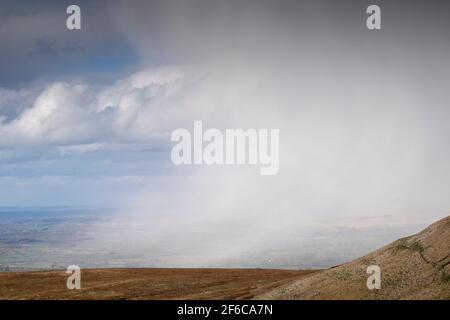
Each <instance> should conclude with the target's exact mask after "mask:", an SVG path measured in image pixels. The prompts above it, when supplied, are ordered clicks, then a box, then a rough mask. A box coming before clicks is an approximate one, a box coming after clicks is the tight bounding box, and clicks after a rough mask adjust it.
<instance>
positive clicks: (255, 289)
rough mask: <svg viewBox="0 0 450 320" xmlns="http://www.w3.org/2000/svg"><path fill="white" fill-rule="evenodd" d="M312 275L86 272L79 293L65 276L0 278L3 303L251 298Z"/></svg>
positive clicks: (30, 274) (54, 273)
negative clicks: (34, 300)
mask: <svg viewBox="0 0 450 320" xmlns="http://www.w3.org/2000/svg"><path fill="white" fill-rule="evenodd" d="M314 272H316V271H313V270H276V269H88V270H83V271H82V274H81V279H82V288H81V290H68V289H67V288H66V279H67V277H68V275H67V274H66V273H65V272H64V271H48V272H47V271H39V272H11V273H10V272H4V273H0V299H251V298H252V297H254V296H256V295H259V294H262V293H264V292H266V291H268V290H270V289H272V288H275V287H278V286H280V285H283V284H287V283H289V282H291V281H292V280H299V279H302V278H304V277H307V276H309V275H311V274H312V273H314Z"/></svg>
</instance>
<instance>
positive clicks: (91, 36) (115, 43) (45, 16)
mask: <svg viewBox="0 0 450 320" xmlns="http://www.w3.org/2000/svg"><path fill="white" fill-rule="evenodd" d="M72 3H73V1H66V0H64V1H39V2H37V1H2V2H1V13H0V43H1V46H0V57H1V59H0V86H1V87H8V88H14V87H17V86H21V85H24V84H25V83H26V82H28V81H33V80H36V79H39V78H47V79H49V78H52V77H61V76H62V77H64V76H66V75H74V74H78V75H79V74H80V73H83V72H85V73H89V72H90V73H94V72H98V71H105V70H97V69H96V64H95V63H92V62H91V61H96V62H97V61H98V60H100V59H104V60H106V61H108V59H109V61H110V60H111V59H116V58H115V57H116V56H118V55H119V56H121V57H122V58H123V60H124V61H128V60H132V58H133V57H132V56H133V54H132V52H131V51H130V50H129V48H128V46H127V44H126V43H125V42H123V41H122V40H121V39H120V37H119V36H118V35H117V34H116V30H115V29H114V24H113V23H112V21H111V19H110V18H109V16H108V12H107V10H105V2H104V1H77V4H78V5H79V6H80V7H81V8H82V30H81V31H78V30H77V31H69V30H67V28H66V18H67V14H66V8H67V6H68V5H70V4H72ZM101 66H102V67H103V69H104V66H103V65H101ZM122 66H123V63H122V64H118V65H117V66H115V65H113V64H112V63H110V65H109V69H110V70H106V71H112V72H114V71H115V70H114V69H115V68H116V67H122ZM75 72H76V73H75Z"/></svg>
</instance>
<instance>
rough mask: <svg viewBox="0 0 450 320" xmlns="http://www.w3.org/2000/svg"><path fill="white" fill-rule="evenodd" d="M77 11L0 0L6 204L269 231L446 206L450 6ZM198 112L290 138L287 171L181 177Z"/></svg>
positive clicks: (196, 171)
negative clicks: (376, 20) (180, 158)
mask: <svg viewBox="0 0 450 320" xmlns="http://www.w3.org/2000/svg"><path fill="white" fill-rule="evenodd" d="M72 3H73V1H40V2H39V4H38V3H36V2H35V1H20V2H18V1H5V0H0V8H1V10H0V43H1V46H0V58H1V59H0V205H2V206H36V205H45V206H49V205H121V206H127V205H131V206H139V207H147V208H148V209H147V211H145V212H146V214H148V215H152V214H165V215H167V216H171V215H172V216H176V217H177V219H185V220H186V221H189V222H190V223H193V224H195V223H197V222H198V223H200V222H199V221H201V223H202V224H204V225H205V228H213V227H212V226H213V225H220V226H221V227H220V228H219V230H222V229H226V226H227V225H229V224H230V223H231V222H234V221H241V222H242V223H245V222H249V221H255V220H256V221H258V223H259V224H257V225H255V226H254V229H253V230H252V233H251V235H252V236H256V235H258V236H259V237H260V238H261V239H264V237H265V234H266V233H267V232H266V231H267V230H268V228H269V226H270V228H272V229H273V230H274V231H273V232H275V234H278V232H279V233H281V234H282V233H283V230H286V228H295V227H296V226H298V225H301V224H307V223H313V222H314V223H315V222H318V221H319V222H324V221H326V222H328V223H347V224H349V223H360V224H364V223H365V222H364V221H370V222H367V223H380V221H381V222H382V221H386V219H389V221H391V222H392V223H394V222H395V223H407V222H408V221H412V220H414V219H418V220H420V221H423V220H427V221H428V220H432V219H434V218H435V217H439V216H444V215H446V214H448V210H449V204H450V197H449V196H448V195H449V192H450V173H449V172H450V170H449V169H450V167H449V163H450V152H449V141H450V128H449V125H448V123H449V118H450V109H449V103H448V92H449V89H450V79H449V74H450V60H449V59H448V57H449V49H450V36H449V35H450V10H449V9H450V4H449V3H448V2H446V1H421V2H418V1H376V2H373V1H206V0H204V1H96V2H95V3H94V2H92V1H76V3H77V4H78V5H80V7H81V10H82V30H80V31H69V30H67V29H66V28H65V19H66V17H67V16H66V14H65V9H66V7H67V5H68V4H72ZM374 3H376V4H378V5H380V7H381V17H382V29H381V30H376V31H370V30H368V29H367V28H366V23H365V21H366V18H367V14H366V13H365V11H366V8H367V6H368V5H369V4H374ZM194 120H203V122H204V125H205V126H207V127H216V128H221V129H224V128H279V129H280V144H281V145H280V148H281V149H280V172H279V174H278V175H276V176H269V177H261V176H259V174H258V168H256V167H245V166H244V167H229V166H228V167H201V166H198V167H186V166H184V167H183V166H181V167H175V166H174V165H173V164H172V163H171V161H170V148H171V146H172V143H171V141H170V133H171V132H172V131H173V130H174V129H176V128H179V127H187V128H191V127H192V122H193V121H194ZM377 217H381V218H380V219H378V220H377ZM383 217H384V218H383ZM386 217H389V218H386ZM367 219H368V220H367ZM371 219H372V220H371ZM355 221H358V222H355ZM277 230H279V231H277ZM222 231H223V230H222ZM173 232H176V230H173ZM220 232H221V231H218V235H217V237H218V238H220V237H221V233H220ZM223 238H224V239H227V236H226V232H224V233H223ZM254 239H258V238H257V237H254ZM238 240H239V241H243V239H238ZM238 240H236V241H238ZM261 241H263V240H261Z"/></svg>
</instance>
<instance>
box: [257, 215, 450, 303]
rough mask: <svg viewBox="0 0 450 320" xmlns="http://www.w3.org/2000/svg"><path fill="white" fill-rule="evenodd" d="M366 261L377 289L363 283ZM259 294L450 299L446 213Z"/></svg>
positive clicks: (448, 219) (449, 228)
mask: <svg viewBox="0 0 450 320" xmlns="http://www.w3.org/2000/svg"><path fill="white" fill-rule="evenodd" d="M369 265H378V266H380V269H381V289H380V290H368V289H367V286H366V280H367V277H368V275H367V273H366V269H367V267H368V266H369ZM256 298H259V299H450V216H448V217H446V218H444V219H442V220H440V221H438V222H436V223H434V224H432V225H430V226H429V227H427V228H426V229H424V230H423V231H421V232H419V233H417V234H415V235H413V236H410V237H406V238H402V239H399V240H397V241H394V242H393V243H391V244H389V245H387V246H385V247H383V248H380V249H378V250H376V251H374V252H372V253H370V254H368V255H366V256H364V257H362V258H359V259H357V260H355V261H353V262H350V263H347V264H343V265H340V266H337V267H334V268H331V269H327V270H324V271H321V272H318V273H316V274H313V275H311V276H310V277H308V278H305V279H299V280H297V281H294V282H293V283H290V284H288V285H285V286H281V287H279V288H275V289H273V290H269V291H268V292H266V293H264V294H262V295H259V296H257V297H256Z"/></svg>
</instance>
